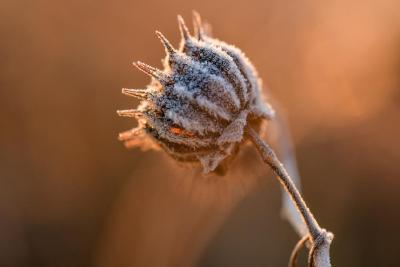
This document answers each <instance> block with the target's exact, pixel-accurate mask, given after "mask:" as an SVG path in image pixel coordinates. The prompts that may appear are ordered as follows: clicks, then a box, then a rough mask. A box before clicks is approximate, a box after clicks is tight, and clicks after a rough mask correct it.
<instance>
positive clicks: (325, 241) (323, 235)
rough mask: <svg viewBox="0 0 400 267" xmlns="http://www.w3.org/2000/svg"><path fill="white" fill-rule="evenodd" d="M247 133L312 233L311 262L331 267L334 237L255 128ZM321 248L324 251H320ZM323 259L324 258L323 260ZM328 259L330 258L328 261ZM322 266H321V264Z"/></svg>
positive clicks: (248, 129) (318, 265)
mask: <svg viewBox="0 0 400 267" xmlns="http://www.w3.org/2000/svg"><path fill="white" fill-rule="evenodd" d="M246 131H247V134H248V136H249V137H250V140H251V142H252V143H253V144H254V146H255V147H256V149H257V151H258V152H259V153H260V156H261V158H262V160H263V161H264V162H265V163H266V164H268V165H269V166H270V167H271V169H272V170H273V171H274V172H275V174H276V175H277V178H278V180H279V182H280V183H281V184H282V186H283V187H284V188H285V190H286V191H287V193H288V194H289V195H290V197H291V198H292V200H293V202H294V203H295V205H296V207H297V210H298V211H299V212H300V214H301V216H302V218H303V220H304V222H305V224H306V226H307V229H308V231H309V233H310V237H311V241H312V243H313V244H312V248H311V250H310V253H311V254H310V257H309V259H310V260H309V262H310V264H311V265H312V266H317V267H322V266H323V267H326V266H330V262H329V247H330V243H331V241H332V239H333V235H332V234H331V233H328V232H326V230H324V229H322V228H321V227H320V226H319V224H318V222H317V221H316V220H315V218H314V216H313V214H312V213H311V211H310V209H309V208H308V207H307V205H306V203H305V201H304V200H303V198H302V196H301V195H300V193H299V191H298V190H297V188H296V186H295V184H294V183H293V181H292V179H291V178H290V176H289V174H288V173H287V171H286V169H285V168H284V166H283V165H282V163H281V162H280V161H279V159H278V157H277V156H276V154H275V152H274V151H273V150H272V148H271V147H270V146H269V145H268V144H266V143H265V142H264V141H263V140H262V139H261V138H260V136H259V135H258V133H257V132H256V131H254V129H253V128H251V127H249V126H247V127H246ZM320 248H321V249H323V251H320ZM321 257H322V258H321ZM326 257H328V258H327V259H326ZM320 263H321V264H322V265H321V264H320Z"/></svg>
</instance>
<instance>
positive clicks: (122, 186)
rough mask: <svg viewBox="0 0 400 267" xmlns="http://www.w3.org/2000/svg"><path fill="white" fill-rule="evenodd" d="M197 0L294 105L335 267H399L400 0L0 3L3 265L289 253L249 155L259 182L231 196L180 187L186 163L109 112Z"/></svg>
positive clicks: (142, 262) (262, 261)
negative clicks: (138, 145)
mask: <svg viewBox="0 0 400 267" xmlns="http://www.w3.org/2000/svg"><path fill="white" fill-rule="evenodd" d="M192 9H196V10H197V11H199V12H200V13H201V14H202V16H203V18H204V19H206V20H207V21H209V22H210V23H211V24H212V25H213V32H214V35H215V36H216V37H218V38H220V39H222V40H224V41H226V42H229V43H233V44H235V45H237V46H238V47H240V48H241V49H242V50H243V51H245V52H246V54H247V55H248V56H249V57H250V59H252V61H253V63H254V64H255V66H256V67H257V69H258V71H259V73H260V75H261V76H262V78H263V80H264V83H265V84H266V86H267V87H268V94H269V95H271V96H273V97H274V99H276V100H277V101H278V102H279V103H280V105H281V106H282V107H283V109H284V110H285V111H286V113H287V116H288V119H289V122H290V124H291V129H292V134H293V138H294V141H295V144H296V149H297V156H298V163H299V168H300V173H301V175H302V179H303V190H304V195H305V198H306V200H307V201H308V203H309V204H310V206H311V208H312V210H313V211H314V213H315V214H316V216H317V218H318V219H319V221H320V222H321V224H322V225H323V226H324V227H326V228H328V229H329V230H331V231H333V232H334V233H335V234H336V238H335V241H334V243H333V247H332V256H333V263H334V266H398V255H397V254H398V252H399V250H400V245H399V239H400V230H399V225H400V191H399V188H400V170H399V162H400V153H399V151H400V142H399V137H400V121H399V116H400V106H399V104H400V94H399V86H400V3H399V1H396V0H383V1H376V0H375V1H355V0H350V1H348V0H346V1H345V0H342V1H340V0H338V1H331V0H327V1H317V0H308V1H307V0H305V1H289V0H248V1H233V0H231V1H227V0H225V1H215V0H212V1H211V0H202V1H188V0H186V1H162V0H159V1H151V0H146V1H137V0H130V1H128V0H115V1H98V0H97V1H94V0H93V1H92V0H90V1H89V0H87V1H80V0H69V1H54V0H53V1H51V0H35V1H33V0H27V1H22V0H1V1H0V37H1V39H0V62H1V64H0V125H1V131H0V266H57V267H63V266H178V265H179V264H181V265H182V266H185V265H186V264H187V265H190V264H192V262H194V261H196V260H197V259H198V260H199V263H198V265H197V266H285V265H286V262H287V259H288V257H289V254H290V249H291V248H292V246H293V245H294V243H295V242H296V240H297V236H296V235H295V233H294V232H293V231H292V229H291V228H290V226H289V225H288V224H287V223H286V222H285V221H282V220H281V219H280V218H279V208H280V195H279V187H278V184H277V182H276V181H275V180H274V179H273V178H272V177H271V175H270V172H269V171H267V167H265V166H264V165H263V164H262V163H261V162H260V161H259V160H258V159H257V156H256V154H255V153H251V152H249V153H250V154H249V158H247V161H246V160H243V157H242V159H238V160H237V161H236V163H235V165H236V166H235V167H234V170H236V169H241V171H240V170H238V171H235V173H236V176H237V175H239V174H241V175H242V178H243V177H246V175H248V176H249V177H253V176H256V177H258V178H257V179H259V182H258V183H257V184H256V186H254V185H253V186H252V187H251V186H250V187H251V188H252V190H250V192H249V193H248V194H246V193H243V194H242V195H241V197H238V198H237V199H236V200H239V199H242V198H243V200H242V201H241V202H240V203H238V205H237V206H234V205H231V203H228V204H226V203H225V204H221V203H223V202H224V200H222V201H221V198H222V199H224V197H226V196H225V195H224V194H230V193H226V191H224V190H219V189H218V190H214V191H213V190H206V191H207V194H205V195H204V192H200V193H199V195H200V196H198V198H197V200H195V201H193V200H192V201H191V202H190V201H186V200H185V196H182V195H179V193H176V194H175V193H174V191H175V190H176V188H175V187H179V186H180V183H179V182H178V184H179V185H176V184H174V177H175V178H176V179H175V180H179V179H182V178H183V179H185V178H187V179H192V178H193V177H191V176H192V175H191V174H190V173H191V172H190V171H189V170H184V169H181V168H176V167H174V164H170V163H169V161H168V160H167V159H166V157H164V156H163V155H161V154H160V153H155V152H141V151H138V150H133V151H128V150H125V148H124V147H123V145H122V144H120V143H119V142H118V141H117V138H116V136H117V133H118V132H120V131H122V130H125V129H128V128H129V127H132V126H134V121H132V120H129V119H125V118H118V117H117V116H116V113H115V110H117V109H121V108H122V109H123V108H131V107H134V106H136V105H137V101H136V100H132V99H130V98H128V97H125V96H123V95H121V93H120V89H121V88H122V87H132V88H140V87H143V86H144V85H145V84H146V83H147V82H148V77H146V76H145V75H143V74H142V73H140V72H139V71H137V70H135V69H134V68H133V67H132V66H131V62H132V61H133V60H143V61H144V62H147V63H149V64H153V65H155V66H160V65H161V63H160V59H161V57H163V56H164V51H163V49H162V47H161V44H160V43H159V41H158V40H157V38H156V37H155V35H154V30H160V31H162V32H163V33H164V34H165V35H166V36H168V37H169V38H170V39H171V41H172V42H173V43H174V44H177V43H178V37H179V34H178V28H177V23H176V14H182V15H183V16H184V17H185V18H186V21H187V22H188V24H191V23H190V22H191V19H190V15H191V10H192ZM249 161H250V162H249ZM239 166H242V167H239ZM243 166H244V167H246V166H248V168H247V169H246V168H244V167H243ZM243 169H244V170H243ZM250 169H251V170H250ZM255 169H257V171H255ZM246 171H247V172H246ZM232 173H233V171H232V172H231V174H230V175H231V176H229V175H228V176H227V177H226V178H225V179H226V180H225V182H226V183H228V184H229V183H230V182H229V181H230V180H229V179H231V180H234V179H235V178H234V177H233V176H234V175H233V174H232ZM244 174H245V175H244ZM243 175H244V176H243ZM185 176H187V177H185ZM230 177H232V178H230ZM246 179H247V178H246ZM251 179H254V177H253V178H249V180H251ZM200 186H202V185H200ZM183 187H184V188H186V187H188V186H187V185H185V186H183ZM189 187H190V186H189ZM222 187H223V186H222ZM233 188H234V187H233ZM185 190H186V189H184V190H181V189H179V190H176V191H179V192H181V193H182V192H185ZM238 190H239V189H238ZM215 192H218V194H217V195H218V198H217V199H219V200H215V199H214V198H213V197H214V193H215ZM210 195H212V196H210ZM244 195H246V197H243V196H244ZM227 198H228V197H227ZM220 201H221V202H220ZM227 202H230V201H227ZM215 203H216V204H215ZM226 205H228V206H229V205H231V207H228V208H227V207H226ZM232 207H234V209H233V210H232V213H231V214H230V215H229V216H228V213H229V212H228V211H230V210H231V208H232ZM210 210H211V211H210ZM197 212H200V213H201V214H200V215H199V214H198V213H197ZM196 216H199V217H196ZM221 223H223V224H222V227H221V228H220V229H219V230H218V226H219V225H220V224H221ZM193 225H195V226H193ZM185 229H186V230H185ZM204 229H206V230H204ZM203 231H204V232H203ZM187 233H190V234H187ZM212 233H216V236H215V237H214V238H213V239H212V240H211V242H210V243H207V241H208V240H209V239H210V237H211V235H212ZM171 240H173V242H172V241H171ZM205 244H207V245H205ZM204 246H205V247H206V249H205V251H204V253H200V254H199V253H198V252H199V251H202V248H203V247H204ZM171 255H173V256H171ZM179 257H183V258H185V260H182V259H179ZM302 260H303V261H304V258H303V259H302ZM185 261H187V262H185ZM302 264H304V262H302ZM303 266H304V265H303Z"/></svg>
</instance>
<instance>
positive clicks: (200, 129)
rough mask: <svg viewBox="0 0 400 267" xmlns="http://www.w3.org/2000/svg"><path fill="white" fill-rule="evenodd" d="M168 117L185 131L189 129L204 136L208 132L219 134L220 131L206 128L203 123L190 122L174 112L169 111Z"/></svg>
mask: <svg viewBox="0 0 400 267" xmlns="http://www.w3.org/2000/svg"><path fill="white" fill-rule="evenodd" d="M166 117H167V118H169V119H171V120H172V121H173V122H174V123H176V124H178V125H180V126H182V127H183V128H184V129H187V130H189V131H195V132H197V133H199V134H204V133H205V132H206V131H210V132H218V129H216V128H206V127H204V126H203V124H202V123H201V122H199V121H195V120H189V119H187V118H185V117H183V116H181V115H179V114H177V113H176V112H174V111H172V110H168V111H167V112H166Z"/></svg>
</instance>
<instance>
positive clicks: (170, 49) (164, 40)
mask: <svg viewBox="0 0 400 267" xmlns="http://www.w3.org/2000/svg"><path fill="white" fill-rule="evenodd" d="M156 35H157V37H158V38H159V39H160V40H161V42H162V44H163V46H164V47H165V50H166V51H167V53H168V54H170V55H171V54H175V53H176V49H175V48H174V47H173V46H172V45H171V43H170V42H169V41H168V39H167V38H165V36H164V35H163V34H162V33H161V32H159V31H156Z"/></svg>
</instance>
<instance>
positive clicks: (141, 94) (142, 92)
mask: <svg viewBox="0 0 400 267" xmlns="http://www.w3.org/2000/svg"><path fill="white" fill-rule="evenodd" d="M122 93H123V94H124V95H128V96H133V97H136V98H138V99H141V100H148V99H149V92H148V91H147V90H146V89H128V88H122Z"/></svg>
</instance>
